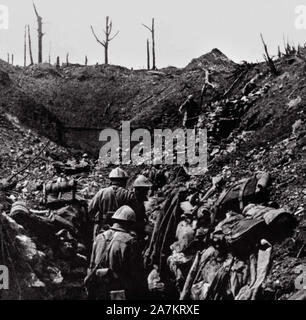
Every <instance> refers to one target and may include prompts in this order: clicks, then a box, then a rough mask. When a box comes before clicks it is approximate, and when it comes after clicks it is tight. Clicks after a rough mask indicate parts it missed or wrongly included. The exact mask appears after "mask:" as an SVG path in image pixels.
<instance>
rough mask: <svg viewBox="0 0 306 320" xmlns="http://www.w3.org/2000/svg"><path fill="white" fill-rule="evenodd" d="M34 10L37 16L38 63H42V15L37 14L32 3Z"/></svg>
mask: <svg viewBox="0 0 306 320" xmlns="http://www.w3.org/2000/svg"><path fill="white" fill-rule="evenodd" d="M33 6H34V11H35V14H36V18H37V25H38V28H37V32H38V63H42V39H43V36H44V34H43V32H42V17H41V16H40V15H39V14H38V12H37V10H36V7H35V4H34V3H33Z"/></svg>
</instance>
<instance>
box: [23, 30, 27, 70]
mask: <svg viewBox="0 0 306 320" xmlns="http://www.w3.org/2000/svg"><path fill="white" fill-rule="evenodd" d="M23 66H24V67H26V66H27V26H26V25H25V26H24V44H23Z"/></svg>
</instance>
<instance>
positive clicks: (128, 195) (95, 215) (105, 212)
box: [88, 167, 136, 238]
mask: <svg viewBox="0 0 306 320" xmlns="http://www.w3.org/2000/svg"><path fill="white" fill-rule="evenodd" d="M128 178H129V177H128V174H127V173H126V172H125V171H124V170H122V169H121V168H119V167H118V168H115V169H113V170H112V171H111V172H110V174H109V179H110V181H111V185H110V186H109V187H107V188H103V189H101V190H100V191H99V192H98V193H97V194H96V195H95V196H94V197H93V199H92V200H91V201H90V203H89V206H88V213H89V216H90V218H91V219H92V220H93V221H94V238H95V237H96V236H97V235H98V234H99V232H101V231H102V230H106V229H107V228H108V227H109V223H110V218H111V216H112V215H113V214H114V212H115V211H116V210H117V209H118V208H120V207H121V206H124V205H133V203H135V201H136V200H135V196H134V194H133V192H130V191H129V190H127V188H126V184H127V180H128Z"/></svg>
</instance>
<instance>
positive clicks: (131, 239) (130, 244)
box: [90, 206, 147, 300]
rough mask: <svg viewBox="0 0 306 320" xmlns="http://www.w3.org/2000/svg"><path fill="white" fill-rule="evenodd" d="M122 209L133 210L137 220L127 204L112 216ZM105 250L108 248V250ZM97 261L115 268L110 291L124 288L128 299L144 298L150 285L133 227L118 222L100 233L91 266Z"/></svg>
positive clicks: (103, 266) (91, 267) (103, 265)
mask: <svg viewBox="0 0 306 320" xmlns="http://www.w3.org/2000/svg"><path fill="white" fill-rule="evenodd" d="M123 210H128V211H130V212H132V213H133V219H134V221H136V218H135V213H134V212H133V210H132V209H131V208H129V207H127V206H123V207H121V208H119V210H117V212H116V213H115V215H114V216H113V219H115V218H116V214H117V216H118V212H119V214H120V212H122V211H123ZM106 243H109V245H106ZM105 250H108V252H107V254H105ZM101 259H102V262H101ZM98 263H100V264H101V267H102V268H109V269H111V271H112V277H113V280H112V281H111V283H110V286H109V291H110V292H112V291H123V290H124V292H125V297H126V299H128V300H130V299H143V298H144V296H145V294H146V292H147V286H146V281H145V274H144V267H143V261H142V256H141V250H140V247H139V244H138V241H137V238H136V237H135V235H134V234H133V233H132V232H131V231H130V230H127V229H125V228H123V227H121V226H120V225H115V226H113V227H111V228H110V229H109V230H107V231H105V232H103V233H101V234H99V235H98V236H97V238H96V240H95V242H94V245H93V250H92V256H91V262H90V269H91V270H92V269H93V268H95V266H96V265H97V264H98Z"/></svg>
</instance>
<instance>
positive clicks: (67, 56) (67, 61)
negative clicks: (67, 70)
mask: <svg viewBox="0 0 306 320" xmlns="http://www.w3.org/2000/svg"><path fill="white" fill-rule="evenodd" d="M66 65H67V67H68V66H69V53H67V54H66Z"/></svg>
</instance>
